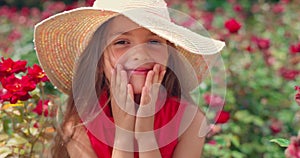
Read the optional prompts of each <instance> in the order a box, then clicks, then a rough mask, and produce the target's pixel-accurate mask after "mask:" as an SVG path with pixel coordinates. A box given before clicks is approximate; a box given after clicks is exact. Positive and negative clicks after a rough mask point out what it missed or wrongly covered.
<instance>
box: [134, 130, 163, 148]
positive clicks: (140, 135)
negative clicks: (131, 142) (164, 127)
mask: <svg viewBox="0 0 300 158" xmlns="http://www.w3.org/2000/svg"><path fill="white" fill-rule="evenodd" d="M135 139H136V140H137V144H138V148H139V152H146V151H152V150H156V149H159V147H158V143H157V140H156V137H155V133H154V131H150V132H136V133H135Z"/></svg>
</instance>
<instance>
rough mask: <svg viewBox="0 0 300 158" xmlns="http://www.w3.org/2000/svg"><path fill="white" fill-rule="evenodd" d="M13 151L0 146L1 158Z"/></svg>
mask: <svg viewBox="0 0 300 158" xmlns="http://www.w3.org/2000/svg"><path fill="white" fill-rule="evenodd" d="M11 153H12V151H11V150H10V149H9V148H8V147H5V146H4V147H0V158H5V157H7V156H8V155H10V154H11Z"/></svg>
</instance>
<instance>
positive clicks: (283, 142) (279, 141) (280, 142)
mask: <svg viewBox="0 0 300 158" xmlns="http://www.w3.org/2000/svg"><path fill="white" fill-rule="evenodd" d="M270 142H272V143H276V144H278V145H279V146H281V147H288V146H289V144H290V141H289V140H287V139H283V138H275V139H271V140H270Z"/></svg>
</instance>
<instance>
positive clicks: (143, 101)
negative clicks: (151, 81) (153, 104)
mask: <svg viewBox="0 0 300 158" xmlns="http://www.w3.org/2000/svg"><path fill="white" fill-rule="evenodd" d="M149 99H150V98H149V90H148V88H147V87H145V86H144V87H143V89H142V95H141V103H140V106H144V105H147V104H148V103H149Z"/></svg>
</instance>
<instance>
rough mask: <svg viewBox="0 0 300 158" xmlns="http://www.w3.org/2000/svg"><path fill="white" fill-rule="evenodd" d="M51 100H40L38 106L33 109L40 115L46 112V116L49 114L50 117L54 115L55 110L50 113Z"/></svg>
mask: <svg viewBox="0 0 300 158" xmlns="http://www.w3.org/2000/svg"><path fill="white" fill-rule="evenodd" d="M49 102H50V101H49V100H44V101H43V100H39V101H38V103H37V105H36V107H35V108H34V109H33V110H32V111H33V112H35V113H36V114H38V115H42V114H43V112H44V116H45V117H47V116H48V115H49V114H50V115H49V116H50V117H53V116H54V113H53V112H50V113H49Z"/></svg>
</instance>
